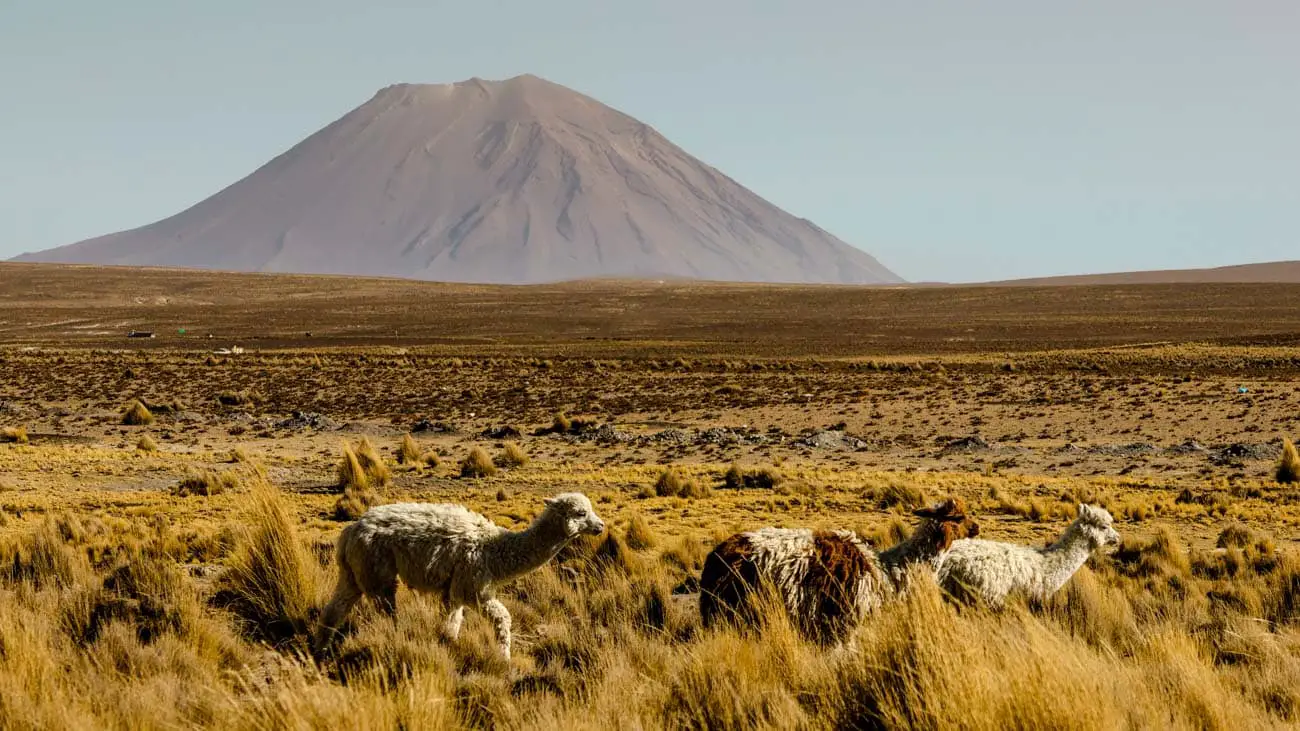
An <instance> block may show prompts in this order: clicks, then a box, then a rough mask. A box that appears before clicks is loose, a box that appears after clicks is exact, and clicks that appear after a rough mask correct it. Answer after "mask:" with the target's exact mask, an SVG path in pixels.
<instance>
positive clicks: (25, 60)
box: [0, 0, 1300, 281]
mask: <svg viewBox="0 0 1300 731" xmlns="http://www.w3.org/2000/svg"><path fill="white" fill-rule="evenodd" d="M520 73H534V74H537V75H539V76H543V77H546V78H548V79H550V80H552V81H555V82H557V83H561V84H564V85H566V86H570V87H573V88H575V89H577V90H579V91H582V92H584V93H587V94H590V95H592V96H594V97H596V98H597V99H600V100H601V101H604V102H606V103H607V104H610V105H612V106H614V107H617V108H619V109H621V110H623V111H624V112H627V113H628V114H631V115H632V116H635V117H638V118H640V119H641V120H643V121H645V122H647V123H649V124H651V125H653V126H654V127H656V128H657V129H658V130H659V131H660V132H662V133H663V134H665V135H666V136H667V137H668V138H669V139H671V140H673V141H674V142H676V143H678V144H679V145H681V146H682V147H683V148H685V149H686V150H687V151H688V152H690V153H692V154H694V155H696V156H697V157H699V158H700V159H702V160H704V161H705V162H707V163H710V164H712V165H714V166H716V167H718V168H719V169H721V170H722V171H723V172H725V173H727V174H728V175H730V176H731V177H733V178H735V179H736V180H738V181H740V182H741V183H742V184H744V185H746V186H748V187H750V188H751V189H753V190H754V191H756V192H757V193H759V194H760V195H762V196H764V197H766V198H768V199H769V200H771V201H772V202H774V203H776V204H777V205H779V206H782V207H783V208H785V209H787V210H789V211H790V212H791V213H794V214H795V215H799V216H804V217H807V218H810V219H812V220H813V221H815V222H816V223H818V224H819V225H821V226H822V227H824V228H826V229H827V230H829V231H831V232H832V233H834V234H836V235H838V236H839V237H841V238H843V239H844V240H846V241H848V242H850V243H852V244H854V245H856V246H859V247H861V248H863V249H865V250H867V251H869V252H871V253H872V254H875V255H876V256H877V257H879V258H880V259H881V261H882V262H883V263H884V264H885V265H887V266H889V267H891V268H893V269H894V270H895V271H897V272H898V273H899V274H900V275H902V276H903V277H905V278H907V279H910V280H914V281H916V280H947V281H973V280H988V279H1000V278H1008V277H1019V276H1033V275H1048V274H1062V273H1080V272H1096V271H1113V270H1125V269H1142V268H1153V267H1189V266H1214V265H1223V264H1232V263H1243V262H1252V261H1269V260H1275V259H1285V258H1292V259H1294V258H1300V3H1297V2H1295V1H1294V0H1271V1H1265V0H1220V1H1218V2H1210V1H1208V0H1177V1H1174V0H1124V1H1122V2H1120V1H1116V0H1086V1H1084V0H1080V1H1078V2H1053V1H1051V0H1015V1H1010V0H983V1H982V2H968V1H966V0H952V1H950V2H927V1H925V0H915V1H911V2H898V1H897V0H892V1H890V2H867V1H863V0H859V1H856V2H854V1H850V0H841V1H838V2H818V1H816V0H804V1H803V2H793V1H791V2H771V1H764V0H748V1H743V2H742V1H741V0H693V1H691V2H682V1H680V0H658V1H657V2H646V3H627V2H617V1H616V0H550V1H549V2H541V1H533V2H502V1H498V2H492V1H491V0H478V1H477V2H460V3H446V2H437V1H434V0H425V1H424V2H419V3H416V2H412V3H408V4H405V5H403V4H398V3H393V2H383V1H381V0H349V1H348V2H340V1H338V0H257V1H251V0H220V1H219V2H203V3H200V2H194V1H192V0H165V1H164V0H120V1H119V2H102V1H100V0H94V1H89V0H81V1H77V2H74V1H71V0H0V100H3V107H0V258H7V257H9V256H13V255H16V254H18V253H21V252H23V251H34V250H38V249H43V248H49V247H52V246H58V245H61V244H66V243H72V242H74V241H77V240H80V239H83V238H87V237H90V236H94V235H98V234H103V233H109V232H112V231H117V230H121V229H125V228H132V227H135V226H139V225H143V224H146V223H150V222H152V221H154V220H157V219H159V218H163V217H165V216H168V215H171V214H172V213H176V212H178V211H180V210H182V209H183V208H185V207H187V206H189V205H191V204H193V203H195V202H197V201H199V200H201V199H203V198H205V197H207V196H208V195H210V194H212V193H215V192H217V191H218V190H219V189H221V188H222V187H224V186H226V185H229V184H230V183H232V182H234V181H235V180H237V179H239V178H240V177H243V176H244V175H246V174H247V173H249V172H251V171H252V170H253V169H255V168H256V167H257V166H259V165H261V164H262V163H264V162H266V161H267V160H269V159H270V158H271V157H273V156H275V155H276V154H278V153H280V152H282V151H284V150H285V149H287V148H288V147H290V146H291V145H293V144H294V143H296V142H298V141H299V140H301V139H302V138H303V137H305V136H307V135H308V134H310V133H311V132H313V131H315V130H317V129H319V128H320V127H322V126H324V125H325V124H327V123H329V122H331V121H332V120H334V119H335V118H337V117H338V116H340V115H342V114H343V113H345V112H346V111H348V110H349V109H351V108H352V107H354V106H356V105H358V104H361V103H362V102H364V101H366V100H367V99H368V98H369V97H370V96H371V95H372V94H373V93H374V92H375V91H376V90H377V89H378V88H380V87H382V86H385V85H388V84H391V83H396V82H433V83H441V82H448V81H458V80H462V79H465V78H469V77H471V76H479V77H483V78H488V79H497V78H506V77H509V76H514V75H516V74H520Z"/></svg>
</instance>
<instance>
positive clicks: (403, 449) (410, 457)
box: [397, 432, 442, 468]
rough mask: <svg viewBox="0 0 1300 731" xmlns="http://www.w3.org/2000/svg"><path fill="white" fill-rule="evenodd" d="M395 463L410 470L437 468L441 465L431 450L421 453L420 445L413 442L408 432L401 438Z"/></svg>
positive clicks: (436, 455)
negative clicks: (410, 468)
mask: <svg viewBox="0 0 1300 731" xmlns="http://www.w3.org/2000/svg"><path fill="white" fill-rule="evenodd" d="M397 463H398V464H400V465H405V466H407V467H412V468H418V467H437V466H438V465H440V464H442V460H441V459H439V458H438V453H437V452H435V451H433V450H429V451H427V452H421V451H420V444H419V443H418V442H416V441H415V437H413V436H411V434H410V432H407V434H406V435H405V436H403V437H402V443H401V444H400V445H398V447H397Z"/></svg>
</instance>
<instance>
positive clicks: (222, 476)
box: [174, 470, 243, 497]
mask: <svg viewBox="0 0 1300 731" xmlns="http://www.w3.org/2000/svg"><path fill="white" fill-rule="evenodd" d="M242 482H243V480H242V478H241V477H240V475H239V473H238V472H236V471H235V470H225V471H224V472H215V471H213V470H202V471H191V472H190V473H189V474H187V475H185V477H183V478H181V481H180V483H179V484H177V485H176V489H175V490H174V492H175V494H176V496H177V497H189V496H190V495H202V496H204V497H211V496H213V495H220V494H221V493H223V492H228V491H233V490H237V489H239V487H240V485H241V484H242Z"/></svg>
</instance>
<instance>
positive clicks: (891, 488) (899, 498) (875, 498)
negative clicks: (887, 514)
mask: <svg viewBox="0 0 1300 731" xmlns="http://www.w3.org/2000/svg"><path fill="white" fill-rule="evenodd" d="M864 497H866V498H867V499H868V500H871V501H872V502H874V503H875V504H876V507H878V508H880V509H881V510H888V509H889V508H892V507H895V506H899V505H901V506H902V507H904V508H919V507H921V506H923V505H925V504H926V503H927V502H929V498H928V497H927V496H926V494H925V490H924V489H922V488H920V487H918V486H916V485H912V484H908V483H905V482H899V481H897V480H891V481H890V482H888V483H886V484H884V485H881V486H879V487H875V488H871V489H869V490H867V491H866V495H864Z"/></svg>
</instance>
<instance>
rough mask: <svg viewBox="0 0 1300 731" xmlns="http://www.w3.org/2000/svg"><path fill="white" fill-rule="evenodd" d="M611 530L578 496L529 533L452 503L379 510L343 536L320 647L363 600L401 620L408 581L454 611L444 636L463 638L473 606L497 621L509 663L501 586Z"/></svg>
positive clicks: (559, 503) (557, 504)
mask: <svg viewBox="0 0 1300 731" xmlns="http://www.w3.org/2000/svg"><path fill="white" fill-rule="evenodd" d="M604 530H605V523H604V521H602V520H601V519H600V518H599V517H597V515H596V512H595V510H593V509H592V507H591V501H590V500H588V499H587V497H586V496H585V495H583V494H581V493H577V492H568V493H564V494H561V495H556V496H555V497H552V498H547V499H546V508H545V509H544V510H543V511H542V514H541V515H540V516H538V517H537V519H536V520H534V521H533V522H532V525H529V526H528V527H527V528H525V529H524V530H521V531H509V530H506V529H505V528H502V527H501V526H499V525H496V524H495V523H493V522H492V521H490V520H488V519H487V518H485V517H483V516H482V515H480V514H478V513H475V512H473V511H470V510H467V509H466V508H464V507H462V506H460V505H451V504H447V503H437V504H432V503H394V504H390V505H380V506H377V507H374V508H371V509H370V510H368V511H367V512H366V513H365V514H364V515H362V516H361V518H360V519H358V520H357V521H356V522H355V523H352V524H351V525H349V526H347V527H346V528H344V529H343V532H342V533H341V534H340V535H339V539H338V545H337V547H336V557H337V561H338V566H339V581H338V586H337V587H336V588H335V589H334V596H333V597H332V598H331V599H330V601H329V604H327V605H326V606H325V610H324V612H322V614H321V620H320V627H319V628H318V630H317V634H316V647H317V649H318V650H321V649H324V648H325V647H327V646H328V645H329V643H330V641H331V640H332V639H333V638H334V637H335V635H336V632H337V630H338V628H339V626H340V625H342V623H343V620H344V619H346V618H347V615H348V612H349V611H351V609H352V606H353V605H354V604H356V603H357V601H359V600H360V599H361V596H362V595H363V594H365V595H369V596H371V597H373V598H374V599H375V601H376V602H377V603H378V604H379V607H380V609H381V610H383V611H384V612H385V613H386V614H389V615H393V614H394V613H395V612H396V610H397V604H396V597H397V577H399V576H400V577H402V580H403V581H405V582H406V585H407V586H408V587H410V589H411V590H412V591H419V592H428V593H434V594H437V595H439V596H441V597H442V598H443V600H444V601H445V602H446V604H447V607H448V609H449V610H450V614H449V615H448V616H447V620H446V623H445V624H444V625H443V630H444V632H446V634H447V635H448V636H450V637H451V638H452V639H455V638H456V637H458V636H459V635H460V626H461V622H462V621H463V620H464V618H465V605H466V604H472V605H474V606H476V607H478V608H479V609H480V610H481V611H483V612H484V613H485V614H487V615H488V616H489V617H491V619H492V622H493V624H494V625H495V627H496V637H497V646H498V648H499V649H500V651H501V654H502V655H504V656H505V658H506V659H507V660H508V659H510V612H509V611H508V610H507V609H506V607H505V605H504V604H502V603H501V602H500V601H499V600H498V599H497V598H496V597H495V593H494V590H495V589H496V587H498V586H500V585H501V584H503V583H505V582H507V581H509V580H511V579H514V578H517V577H519V576H522V575H524V574H526V573H528V572H530V571H533V570H535V569H538V568H540V567H541V566H542V565H544V564H545V563H546V562H547V561H550V560H551V558H553V557H554V556H555V554H556V553H558V552H559V550H560V549H561V548H563V547H564V546H565V545H566V544H568V543H569V542H570V541H572V540H573V539H574V538H576V537H578V535H579V534H582V533H588V534H593V535H595V534H599V533H601V532H603V531H604Z"/></svg>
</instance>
